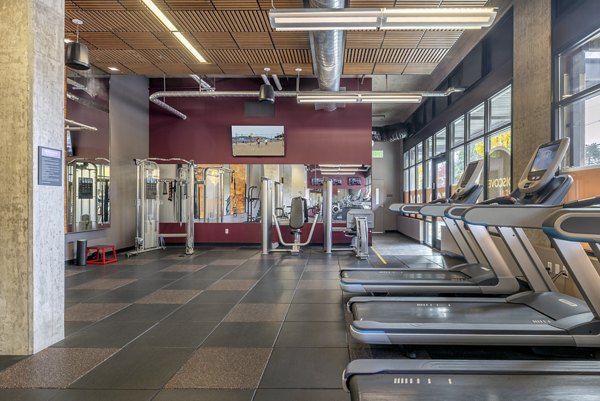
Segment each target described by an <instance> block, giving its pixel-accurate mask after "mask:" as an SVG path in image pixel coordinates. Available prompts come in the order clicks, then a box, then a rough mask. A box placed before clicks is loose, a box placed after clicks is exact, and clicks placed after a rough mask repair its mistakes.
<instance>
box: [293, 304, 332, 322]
mask: <svg viewBox="0 0 600 401" xmlns="http://www.w3.org/2000/svg"><path fill="white" fill-rule="evenodd" d="M285 320H286V321H288V322H343V321H344V309H343V306H342V305H341V304H292V305H291V306H290V310H289V311H288V314H287V317H286V318H285Z"/></svg>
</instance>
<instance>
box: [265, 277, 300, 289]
mask: <svg viewBox="0 0 600 401" xmlns="http://www.w3.org/2000/svg"><path fill="white" fill-rule="evenodd" d="M296 285H298V280H287V279H277V280H274V279H272V278H271V279H268V278H263V279H262V280H260V281H259V282H258V284H256V286H255V287H254V288H255V289H257V290H260V289H273V290H293V289H295V288H296Z"/></svg>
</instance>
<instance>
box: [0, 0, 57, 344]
mask: <svg viewBox="0 0 600 401" xmlns="http://www.w3.org/2000/svg"><path fill="white" fill-rule="evenodd" d="M0 21H2V23H0V37H1V38H2V40H1V41H0V93H1V94H2V95H1V96H0V163H1V166H2V168H0V261H1V262H0V354H3V355H27V354H32V353H35V352H37V351H40V350H42V349H44V348H46V347H48V346H49V345H51V344H53V343H55V342H56V341H59V340H61V339H62V338H63V337H64V262H63V261H64V247H63V242H64V228H63V216H64V204H63V200H64V194H63V187H56V186H40V185H38V171H37V169H38V162H37V154H38V146H44V147H49V148H54V149H60V150H62V149H63V148H64V140H63V135H64V132H63V108H64V106H63V102H64V99H63V98H64V89H63V82H64V76H63V75H64V60H63V54H64V43H63V37H64V0H2V1H1V2H0ZM63 158H64V155H63ZM63 168H64V167H63ZM63 185H64V182H63Z"/></svg>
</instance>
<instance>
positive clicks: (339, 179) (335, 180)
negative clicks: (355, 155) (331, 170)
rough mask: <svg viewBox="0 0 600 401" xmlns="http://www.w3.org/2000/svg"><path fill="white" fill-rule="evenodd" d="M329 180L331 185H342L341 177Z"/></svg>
mask: <svg viewBox="0 0 600 401" xmlns="http://www.w3.org/2000/svg"><path fill="white" fill-rule="evenodd" d="M331 182H332V184H333V185H342V179H341V178H332V179H331Z"/></svg>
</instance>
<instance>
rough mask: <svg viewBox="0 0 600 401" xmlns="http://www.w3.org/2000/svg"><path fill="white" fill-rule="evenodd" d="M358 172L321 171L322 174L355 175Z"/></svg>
mask: <svg viewBox="0 0 600 401" xmlns="http://www.w3.org/2000/svg"><path fill="white" fill-rule="evenodd" d="M355 174H356V173H354V172H352V173H348V172H343V171H321V175H355Z"/></svg>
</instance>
